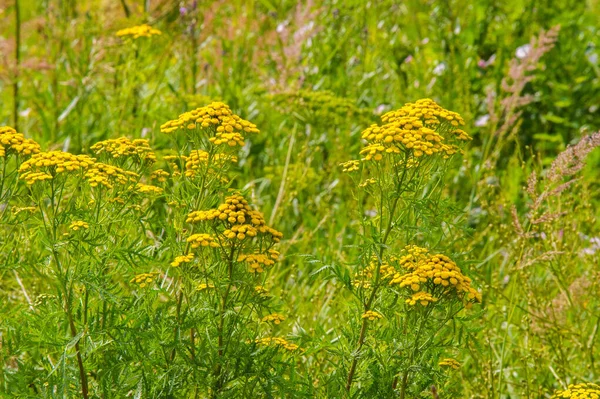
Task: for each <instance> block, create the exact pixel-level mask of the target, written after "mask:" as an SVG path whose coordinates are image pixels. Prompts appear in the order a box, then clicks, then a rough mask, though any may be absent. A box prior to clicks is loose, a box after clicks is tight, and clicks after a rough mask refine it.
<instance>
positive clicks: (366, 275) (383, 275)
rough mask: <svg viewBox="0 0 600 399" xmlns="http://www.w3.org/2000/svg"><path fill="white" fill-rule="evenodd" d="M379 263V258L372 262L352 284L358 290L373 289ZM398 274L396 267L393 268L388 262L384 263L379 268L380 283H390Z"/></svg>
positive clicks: (357, 275)
mask: <svg viewBox="0 0 600 399" xmlns="http://www.w3.org/2000/svg"><path fill="white" fill-rule="evenodd" d="M378 263H379V260H378V259H377V258H375V259H373V260H371V263H369V265H368V266H367V267H365V268H364V269H363V270H361V271H360V272H358V273H357V274H356V276H355V278H354V281H353V282H352V284H353V285H354V286H355V287H357V288H371V286H372V284H373V280H374V278H375V272H376V271H377V264H378ZM396 272H397V270H396V269H395V268H394V266H391V265H390V264H389V263H388V262H382V263H381V266H380V267H379V278H380V281H388V280H389V279H390V278H392V277H393V276H394V274H396Z"/></svg>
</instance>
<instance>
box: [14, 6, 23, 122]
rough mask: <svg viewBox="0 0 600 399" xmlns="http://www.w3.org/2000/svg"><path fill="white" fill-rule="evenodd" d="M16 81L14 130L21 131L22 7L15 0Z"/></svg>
mask: <svg viewBox="0 0 600 399" xmlns="http://www.w3.org/2000/svg"><path fill="white" fill-rule="evenodd" d="M15 42H16V43H15V81H14V83H13V118H14V128H15V130H17V131H18V130H19V69H20V66H21V7H19V0H15Z"/></svg>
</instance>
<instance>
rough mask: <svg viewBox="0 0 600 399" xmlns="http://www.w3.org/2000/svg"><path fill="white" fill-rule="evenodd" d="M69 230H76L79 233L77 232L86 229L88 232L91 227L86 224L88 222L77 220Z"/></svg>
mask: <svg viewBox="0 0 600 399" xmlns="http://www.w3.org/2000/svg"><path fill="white" fill-rule="evenodd" d="M69 228H70V229H71V230H74V231H77V230H79V229H86V230H87V229H89V228H90V225H89V224H87V223H86V222H84V221H81V220H76V221H74V222H72V223H71V225H70V226H69Z"/></svg>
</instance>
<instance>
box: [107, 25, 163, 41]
mask: <svg viewBox="0 0 600 399" xmlns="http://www.w3.org/2000/svg"><path fill="white" fill-rule="evenodd" d="M161 34H162V32H161V31H159V30H158V29H154V28H153V27H151V26H150V25H146V24H143V25H138V26H133V27H131V28H125V29H121V30H119V31H117V36H119V37H123V36H131V37H132V38H133V39H137V38H139V37H151V36H154V35H161Z"/></svg>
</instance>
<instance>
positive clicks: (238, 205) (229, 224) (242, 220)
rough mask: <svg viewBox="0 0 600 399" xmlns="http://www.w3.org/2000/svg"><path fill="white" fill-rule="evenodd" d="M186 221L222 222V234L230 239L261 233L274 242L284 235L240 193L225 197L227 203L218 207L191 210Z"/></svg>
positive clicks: (240, 238)
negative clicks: (272, 226) (271, 225)
mask: <svg viewBox="0 0 600 399" xmlns="http://www.w3.org/2000/svg"><path fill="white" fill-rule="evenodd" d="M186 221H187V222H188V223H197V222H204V221H213V222H222V225H223V226H224V228H225V229H224V231H223V232H222V234H223V236H225V237H226V238H228V239H230V240H235V239H237V240H240V241H241V240H244V239H245V238H246V237H256V236H257V234H259V233H260V234H262V235H266V236H269V237H270V238H271V240H272V241H273V242H279V241H280V240H281V238H282V237H283V233H281V232H279V231H277V230H275V229H273V228H271V227H269V226H267V225H266V222H265V219H264V217H263V215H262V214H261V213H260V212H258V211H256V210H253V209H252V208H250V205H248V201H246V199H245V198H244V197H242V196H241V195H240V194H233V195H231V196H229V197H227V198H225V203H224V204H221V205H219V207H218V208H217V209H210V210H208V211H194V212H191V213H190V214H189V215H188V217H187V220H186ZM248 222H249V223H248Z"/></svg>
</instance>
